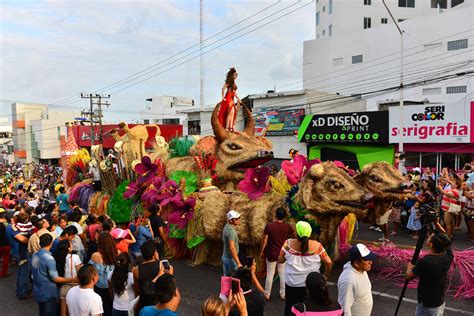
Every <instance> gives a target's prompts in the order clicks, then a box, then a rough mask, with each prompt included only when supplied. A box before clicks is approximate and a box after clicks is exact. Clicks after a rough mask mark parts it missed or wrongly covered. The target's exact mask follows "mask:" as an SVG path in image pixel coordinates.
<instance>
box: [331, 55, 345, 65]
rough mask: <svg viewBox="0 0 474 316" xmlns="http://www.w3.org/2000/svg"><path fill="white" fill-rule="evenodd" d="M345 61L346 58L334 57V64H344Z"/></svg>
mask: <svg viewBox="0 0 474 316" xmlns="http://www.w3.org/2000/svg"><path fill="white" fill-rule="evenodd" d="M343 61H344V60H343V58H342V57H341V58H334V59H333V60H332V65H333V66H340V65H342V64H343Z"/></svg>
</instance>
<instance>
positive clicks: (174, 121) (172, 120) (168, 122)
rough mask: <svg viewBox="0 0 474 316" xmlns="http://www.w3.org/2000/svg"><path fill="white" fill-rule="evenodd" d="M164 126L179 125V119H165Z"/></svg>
mask: <svg viewBox="0 0 474 316" xmlns="http://www.w3.org/2000/svg"><path fill="white" fill-rule="evenodd" d="M163 124H179V119H163Z"/></svg>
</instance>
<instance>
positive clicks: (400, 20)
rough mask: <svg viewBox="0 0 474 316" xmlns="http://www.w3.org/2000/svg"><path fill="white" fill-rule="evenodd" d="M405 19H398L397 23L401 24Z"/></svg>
mask: <svg viewBox="0 0 474 316" xmlns="http://www.w3.org/2000/svg"><path fill="white" fill-rule="evenodd" d="M405 20H406V19H398V22H403V21H405Z"/></svg>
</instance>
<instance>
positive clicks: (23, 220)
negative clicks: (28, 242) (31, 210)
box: [15, 213, 35, 237]
mask: <svg viewBox="0 0 474 316" xmlns="http://www.w3.org/2000/svg"><path fill="white" fill-rule="evenodd" d="M15 226H16V229H17V230H18V231H19V232H20V234H22V235H23V236H28V237H29V235H31V234H32V233H33V231H34V229H35V228H34V226H33V224H32V223H31V222H30V216H29V215H28V214H27V213H20V214H18V222H17V223H16V225H15Z"/></svg>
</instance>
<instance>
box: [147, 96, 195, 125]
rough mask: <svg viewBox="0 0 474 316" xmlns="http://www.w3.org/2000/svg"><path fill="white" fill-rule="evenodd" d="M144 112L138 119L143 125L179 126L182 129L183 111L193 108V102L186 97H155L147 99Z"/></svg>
mask: <svg viewBox="0 0 474 316" xmlns="http://www.w3.org/2000/svg"><path fill="white" fill-rule="evenodd" d="M147 101H148V102H150V103H149V104H148V105H147V108H146V110H144V111H140V119H141V120H143V122H144V123H145V124H180V125H183V127H184V125H185V124H184V121H185V120H186V114H183V113H180V112H182V111H184V110H192V109H194V108H195V105H194V100H193V99H191V98H186V97H173V96H157V97H153V98H150V99H147Z"/></svg>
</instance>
